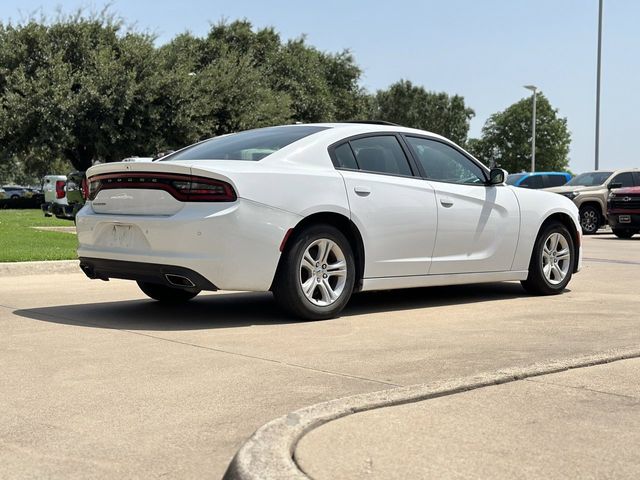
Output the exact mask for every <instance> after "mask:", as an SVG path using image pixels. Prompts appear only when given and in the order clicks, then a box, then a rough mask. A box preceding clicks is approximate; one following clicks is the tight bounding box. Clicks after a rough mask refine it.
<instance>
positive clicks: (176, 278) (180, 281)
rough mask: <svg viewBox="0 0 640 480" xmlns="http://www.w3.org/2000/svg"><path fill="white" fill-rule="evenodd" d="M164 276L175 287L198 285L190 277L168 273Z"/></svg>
mask: <svg viewBox="0 0 640 480" xmlns="http://www.w3.org/2000/svg"><path fill="white" fill-rule="evenodd" d="M164 278H165V279H166V280H167V282H169V283H170V284H171V285H173V286H175V287H182V288H192V287H195V286H196V284H195V283H193V282H192V281H191V280H190V279H189V278H187V277H184V276H182V275H175V274H173V273H166V274H165V275H164Z"/></svg>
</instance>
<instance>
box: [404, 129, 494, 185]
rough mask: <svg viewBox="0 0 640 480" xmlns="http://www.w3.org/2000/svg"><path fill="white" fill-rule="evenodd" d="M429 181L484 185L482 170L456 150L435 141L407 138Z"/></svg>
mask: <svg viewBox="0 0 640 480" xmlns="http://www.w3.org/2000/svg"><path fill="white" fill-rule="evenodd" d="M407 142H409V144H410V145H411V147H412V148H413V150H414V151H415V153H416V156H417V158H418V162H420V165H421V166H422V169H423V170H424V173H425V175H426V177H427V178H428V179H429V180H437V181H440V182H449V183H464V184H484V183H485V181H486V179H485V175H484V172H483V170H482V168H480V167H479V166H478V165H476V164H475V163H474V162H472V161H471V160H470V159H468V158H467V157H465V156H464V155H463V154H462V153H460V152H458V151H457V150H456V149H454V148H452V147H450V146H449V145H446V144H444V143H442V142H438V141H436V140H430V139H427V138H420V137H407Z"/></svg>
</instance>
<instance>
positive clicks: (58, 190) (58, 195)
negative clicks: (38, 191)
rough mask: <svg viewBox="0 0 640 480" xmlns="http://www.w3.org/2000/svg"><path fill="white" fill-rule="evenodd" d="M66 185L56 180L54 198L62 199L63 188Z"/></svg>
mask: <svg viewBox="0 0 640 480" xmlns="http://www.w3.org/2000/svg"><path fill="white" fill-rule="evenodd" d="M66 183H67V182H65V181H64V180H56V198H64V196H65V193H64V186H65V184H66Z"/></svg>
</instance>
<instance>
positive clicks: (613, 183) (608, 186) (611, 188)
mask: <svg viewBox="0 0 640 480" xmlns="http://www.w3.org/2000/svg"><path fill="white" fill-rule="evenodd" d="M607 188H608V189H609V190H613V189H614V188H622V183H621V182H611V183H610V184H609V185H607Z"/></svg>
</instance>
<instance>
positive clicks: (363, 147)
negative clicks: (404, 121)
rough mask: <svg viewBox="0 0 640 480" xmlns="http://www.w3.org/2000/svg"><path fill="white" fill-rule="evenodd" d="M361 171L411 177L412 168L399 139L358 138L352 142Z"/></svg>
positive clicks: (392, 137)
mask: <svg viewBox="0 0 640 480" xmlns="http://www.w3.org/2000/svg"><path fill="white" fill-rule="evenodd" d="M350 144H351V148H352V149H353V152H354V153H355V157H356V161H357V163H358V166H359V167H360V170H363V171H367V172H377V173H387V174H391V175H407V176H410V175H411V167H410V166H409V161H408V160H407V157H406V155H405V154H404V151H403V150H402V147H401V146H400V143H399V142H398V139H397V138H396V137H395V136H393V135H381V136H377V137H365V138H358V139H355V140H351V141H350Z"/></svg>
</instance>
